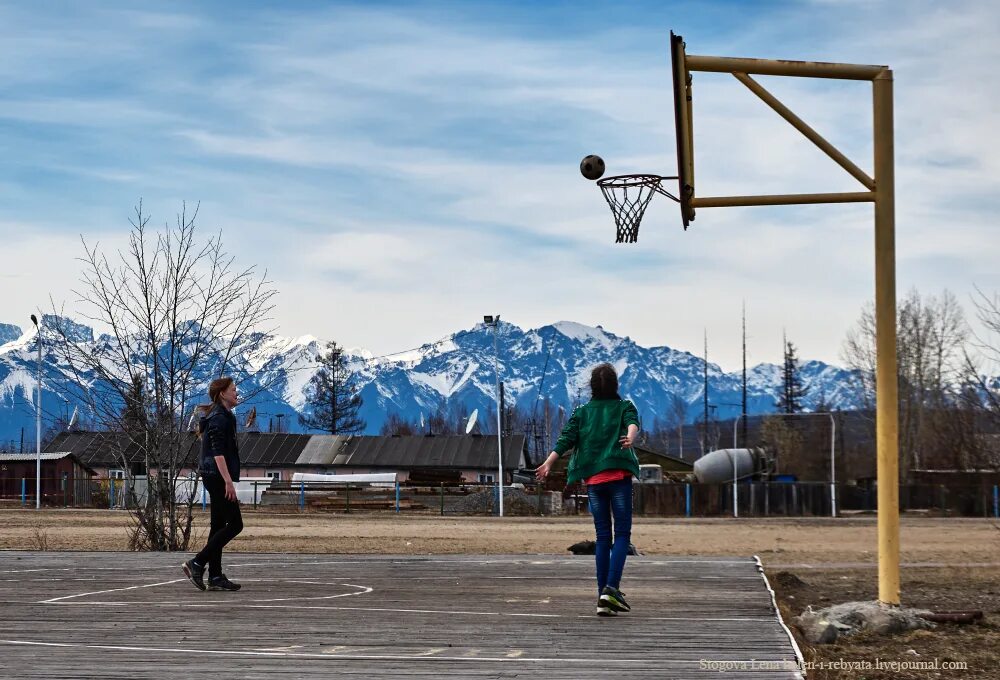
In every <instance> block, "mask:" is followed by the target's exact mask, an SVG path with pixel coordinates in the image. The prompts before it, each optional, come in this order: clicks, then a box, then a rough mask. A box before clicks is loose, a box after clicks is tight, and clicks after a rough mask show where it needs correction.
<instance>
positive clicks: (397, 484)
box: [396, 482, 399, 512]
mask: <svg viewBox="0 0 1000 680" xmlns="http://www.w3.org/2000/svg"><path fill="white" fill-rule="evenodd" d="M396 512H399V482H396Z"/></svg>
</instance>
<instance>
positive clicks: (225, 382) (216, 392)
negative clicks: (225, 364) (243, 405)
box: [198, 376, 234, 438]
mask: <svg viewBox="0 0 1000 680" xmlns="http://www.w3.org/2000/svg"><path fill="white" fill-rule="evenodd" d="M233 382H234V380H233V379H232V378H229V377H225V376H224V377H222V378H216V379H215V380H213V381H212V382H210V383H209V384H208V398H209V399H211V400H212V401H211V403H209V404H199V405H198V411H200V412H201V415H207V414H208V412H209V411H211V410H212V407H214V406H215V405H216V404H218V403H219V397H220V396H222V393H223V392H225V391H226V390H228V389H229V387H230V386H231V385H232V384H233ZM198 437H199V438H201V424H199V425H198Z"/></svg>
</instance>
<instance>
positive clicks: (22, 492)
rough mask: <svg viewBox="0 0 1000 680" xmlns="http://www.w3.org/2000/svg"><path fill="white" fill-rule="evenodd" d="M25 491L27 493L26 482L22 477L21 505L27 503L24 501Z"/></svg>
mask: <svg viewBox="0 0 1000 680" xmlns="http://www.w3.org/2000/svg"><path fill="white" fill-rule="evenodd" d="M26 491H27V485H26V480H25V479H24V477H21V505H24V504H25V503H26V502H27V501H26V499H25V494H26Z"/></svg>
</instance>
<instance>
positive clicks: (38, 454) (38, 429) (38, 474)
mask: <svg viewBox="0 0 1000 680" xmlns="http://www.w3.org/2000/svg"><path fill="white" fill-rule="evenodd" d="M31 323H33V324H35V335H36V337H37V338H38V394H37V395H36V399H35V509H36V510H38V509H41V507H42V328H41V326H39V325H38V317H36V316H35V315H34V314H32V315H31Z"/></svg>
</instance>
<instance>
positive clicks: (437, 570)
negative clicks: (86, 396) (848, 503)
mask: <svg viewBox="0 0 1000 680" xmlns="http://www.w3.org/2000/svg"><path fill="white" fill-rule="evenodd" d="M184 558H185V556H183V555H178V554H163V553H81V552H65V553H54V552H0V612H2V616H0V659H2V660H3V663H2V666H3V673H2V674H3V675H4V676H5V677H12V678H56V677H59V678H70V677H72V678H192V677H195V676H196V675H198V674H202V673H204V674H205V675H204V677H218V678H236V677H239V678H300V677H311V678H320V677H357V678H416V677H424V678H441V677H450V678H518V677H521V678H528V677H531V678H566V679H572V680H580V679H582V678H615V679H617V680H621V679H623V678H639V677H642V678H660V679H667V678H727V679H731V678H755V679H759V680H763V679H771V678H782V679H786V678H799V677H801V674H800V672H799V670H798V667H799V666H798V658H799V656H798V650H797V649H796V648H795V646H794V643H793V642H792V641H791V639H790V637H789V634H788V631H787V629H786V628H785V627H784V626H783V624H782V623H781V622H780V620H779V619H778V617H777V615H776V613H775V610H774V606H773V599H772V595H771V593H770V590H769V588H768V587H767V584H766V581H765V579H764V577H763V576H762V574H761V573H760V570H759V568H758V564H757V562H756V561H755V560H753V559H749V558H748V559H732V558H676V559H671V558H664V557H631V558H629V562H628V564H627V565H626V573H625V579H624V581H623V582H622V590H623V591H624V592H625V593H626V594H627V595H628V597H629V601H630V603H631V604H632V606H633V611H632V613H630V614H624V615H621V616H618V617H616V618H600V617H597V616H595V615H594V609H595V605H596V588H595V586H594V585H593V576H592V572H593V557H583V556H581V557H572V556H566V557H561V556H537V557H536V556H526V555H518V556H501V557H497V556H489V557H485V556H483V557H480V556H468V555H461V556H427V557H413V556H401V557H393V556H367V555H365V556H354V555H302V554H294V555H285V554H264V555H254V554H245V553H233V554H228V555H227V556H226V564H225V571H226V573H227V575H228V576H229V577H230V578H231V579H233V580H234V581H239V582H241V583H243V590H242V591H240V592H238V593H225V592H200V591H198V590H196V589H195V588H194V587H193V586H192V585H191V584H190V583H189V582H188V581H187V580H186V579H185V578H184V575H183V574H182V573H181V570H180V563H181V561H182V560H183V559H184ZM723 668H724V669H726V672H721V669H723Z"/></svg>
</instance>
